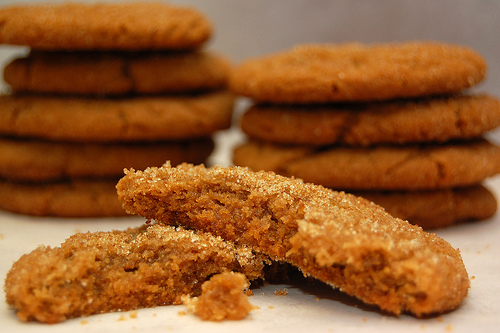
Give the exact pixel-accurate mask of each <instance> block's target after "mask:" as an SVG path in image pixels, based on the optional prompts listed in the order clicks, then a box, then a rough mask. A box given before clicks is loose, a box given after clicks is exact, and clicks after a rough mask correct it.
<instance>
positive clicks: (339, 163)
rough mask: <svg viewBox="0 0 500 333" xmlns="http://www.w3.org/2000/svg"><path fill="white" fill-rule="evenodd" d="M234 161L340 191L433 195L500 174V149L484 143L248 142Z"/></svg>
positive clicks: (254, 168)
mask: <svg viewBox="0 0 500 333" xmlns="http://www.w3.org/2000/svg"><path fill="white" fill-rule="evenodd" d="M233 161H234V164H235V165H239V166H248V167H250V168H251V169H253V170H255V171H259V170H267V171H274V172H277V173H280V174H282V175H285V176H294V177H298V178H301V179H303V180H304V181H306V182H311V183H315V184H320V185H323V186H326V187H331V188H333V189H336V190H403V191H406V190H430V189H444V188H450V187H461V186H468V185H472V184H477V183H479V182H481V181H482V180H484V179H485V178H487V177H491V176H494V175H496V174H498V173H500V147H498V146H496V145H494V144H492V143H490V142H489V141H487V140H484V139H478V140H473V141H464V142H447V143H443V144H424V145H401V146H396V145H394V146H375V147H370V148H355V147H339V146H332V147H320V148H314V147H312V146H280V145H272V144H269V143H262V142H260V143H259V142H248V143H244V144H242V145H240V146H239V147H236V148H235V150H234V156H233Z"/></svg>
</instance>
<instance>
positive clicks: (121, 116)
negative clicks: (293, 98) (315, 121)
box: [0, 91, 234, 142]
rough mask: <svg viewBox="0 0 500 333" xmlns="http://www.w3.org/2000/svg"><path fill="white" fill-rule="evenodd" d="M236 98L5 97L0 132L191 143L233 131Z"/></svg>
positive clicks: (210, 95)
mask: <svg viewBox="0 0 500 333" xmlns="http://www.w3.org/2000/svg"><path fill="white" fill-rule="evenodd" d="M233 102H234V96H233V95H232V94H230V93H228V92H226V91H216V92H211V93H205V94H198V95H186V96H170V97H168V96H166V97H163V96H156V97H152V96H151V97H136V98H125V99H93V98H73V97H62V96H61V97H49V96H47V97H41V96H17V95H14V96H11V95H3V96H0V134H2V135H13V136H22V137H31V138H44V139H51V140H62V141H79V142H91V141H92V142H111V141H115V142H116V141H119V142H124V141H158V140H186V139H189V140H191V139H193V138H199V137H206V136H209V135H211V134H213V133H214V132H216V131H218V130H222V129H226V128H229V126H230V125H231V118H232V113H233Z"/></svg>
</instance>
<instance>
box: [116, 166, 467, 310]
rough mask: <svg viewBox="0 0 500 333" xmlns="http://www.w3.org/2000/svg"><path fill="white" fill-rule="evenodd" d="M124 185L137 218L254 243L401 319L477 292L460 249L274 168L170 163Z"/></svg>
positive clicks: (121, 189) (130, 175)
mask: <svg viewBox="0 0 500 333" xmlns="http://www.w3.org/2000/svg"><path fill="white" fill-rule="evenodd" d="M117 189H118V195H119V199H120V200H121V201H122V203H123V206H124V208H125V210H126V211H127V212H128V213H130V214H137V215H141V216H144V217H145V218H147V219H155V220H156V222H157V223H164V224H170V225H181V226H183V227H184V228H188V229H196V230H199V231H204V232H210V233H212V234H214V235H217V236H220V237H222V238H223V239H225V240H227V241H231V242H235V243H236V244H239V245H245V246H248V247H250V248H252V249H253V250H255V251H257V252H260V253H263V254H265V255H267V256H269V258H271V259H273V260H277V261H287V262H288V263H290V264H292V265H294V266H296V267H298V268H299V269H300V270H301V271H302V272H303V273H304V274H305V275H308V276H312V277H315V278H317V279H319V280H321V281H323V282H326V283H327V284H330V285H332V286H335V287H338V288H339V289H340V290H342V291H344V292H345V293H347V294H349V295H353V296H355V297H357V298H359V299H360V300H362V301H364V302H365V303H367V304H374V305H377V306H378V307H379V308H380V309H382V310H384V311H387V312H390V313H393V314H401V313H403V312H407V313H411V314H413V315H415V316H417V317H421V316H425V315H429V314H436V313H443V312H447V311H450V310H452V309H455V308H456V307H458V306H459V305H460V304H461V302H462V301H463V299H464V298H465V297H466V295H467V290H468V288H469V279H468V275H467V272H466V270H465V266H464V264H463V262H462V259H461V256H460V253H459V252H458V251H457V250H456V249H454V248H453V247H452V246H451V245H450V244H449V243H448V242H446V241H445V240H443V239H441V238H439V237H438V236H436V235H434V234H430V233H427V232H424V231H423V230H422V229H421V228H420V227H417V226H413V225H411V224H410V223H408V222H406V221H403V220H400V219H398V218H394V217H393V216H391V215H389V214H388V213H386V212H385V211H384V210H383V209H382V208H381V207H379V206H378V205H375V204H373V203H372V202H370V201H368V200H366V199H363V198H360V197H356V196H353V195H350V194H346V193H343V192H335V191H333V190H329V189H326V188H324V187H322V186H319V185H314V184H309V183H304V182H303V181H301V180H298V179H292V178H286V177H283V176H280V175H277V174H275V173H273V172H252V171H250V170H249V169H247V168H242V167H212V168H205V167H204V166H203V165H199V166H193V165H190V164H182V165H179V166H177V167H172V166H171V165H170V164H169V163H166V164H165V165H164V166H162V167H161V168H156V167H154V168H148V169H146V170H144V171H134V170H128V171H126V175H125V176H124V177H123V178H122V179H121V180H120V181H119V182H118V184H117Z"/></svg>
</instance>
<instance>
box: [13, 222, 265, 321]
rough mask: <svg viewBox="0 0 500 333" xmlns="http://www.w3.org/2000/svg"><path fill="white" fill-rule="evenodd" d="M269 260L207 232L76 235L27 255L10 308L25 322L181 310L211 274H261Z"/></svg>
mask: <svg viewBox="0 0 500 333" xmlns="http://www.w3.org/2000/svg"><path fill="white" fill-rule="evenodd" d="M264 261H265V258H264V257H263V256H262V255H254V254H253V253H252V251H251V250H250V249H249V248H246V247H244V246H235V245H234V244H233V243H230V242H226V241H223V240H222V239H221V238H218V237H214V236H212V235H209V234H205V233H201V232H198V233H195V232H192V231H186V230H184V229H182V228H176V229H175V228H173V227H170V226H165V225H160V224H152V225H149V226H147V225H145V226H142V227H138V228H133V229H128V230H126V231H112V232H95V233H79V234H75V235H74V236H71V237H70V238H68V239H67V240H66V241H65V242H64V243H63V244H61V246H59V247H55V248H50V247H39V248H37V249H36V250H34V251H33V252H31V253H29V254H26V255H24V256H22V257H21V258H20V259H19V260H18V261H17V262H16V263H14V265H13V267H12V269H11V270H10V271H9V272H8V274H7V278H6V281H5V292H6V296H7V303H8V304H9V305H11V306H12V307H13V308H15V309H16V311H17V316H18V317H19V318H20V319H21V320H23V321H29V320H37V321H40V322H45V323H57V322H61V321H63V320H66V319H69V318H75V317H79V316H87V315H91V314H97V313H105V312H112V311H127V310H133V309H139V308H145V307H155V306H160V305H168V304H181V303H182V300H181V298H182V296H184V295H192V296H198V295H200V293H201V289H202V284H203V282H204V281H205V280H207V279H209V278H210V277H211V276H212V275H214V274H219V273H223V272H227V271H236V272H241V273H242V274H245V275H246V276H247V278H248V279H249V280H255V279H258V278H261V277H262V276H263V272H262V269H263V266H264Z"/></svg>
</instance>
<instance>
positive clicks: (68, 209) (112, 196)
mask: <svg viewBox="0 0 500 333" xmlns="http://www.w3.org/2000/svg"><path fill="white" fill-rule="evenodd" d="M116 182H117V180H116V179H114V178H113V179H85V180H72V181H70V180H67V181H58V182H46V183H16V182H9V181H5V180H1V179H0V209H3V210H6V211H9V212H12V213H17V214H23V215H31V216H52V217H71V218H73V217H74V218H80V217H108V216H117V217H120V216H127V214H126V213H125V211H124V210H123V208H122V206H121V204H120V201H118V197H117V195H116V189H115V186H116Z"/></svg>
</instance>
